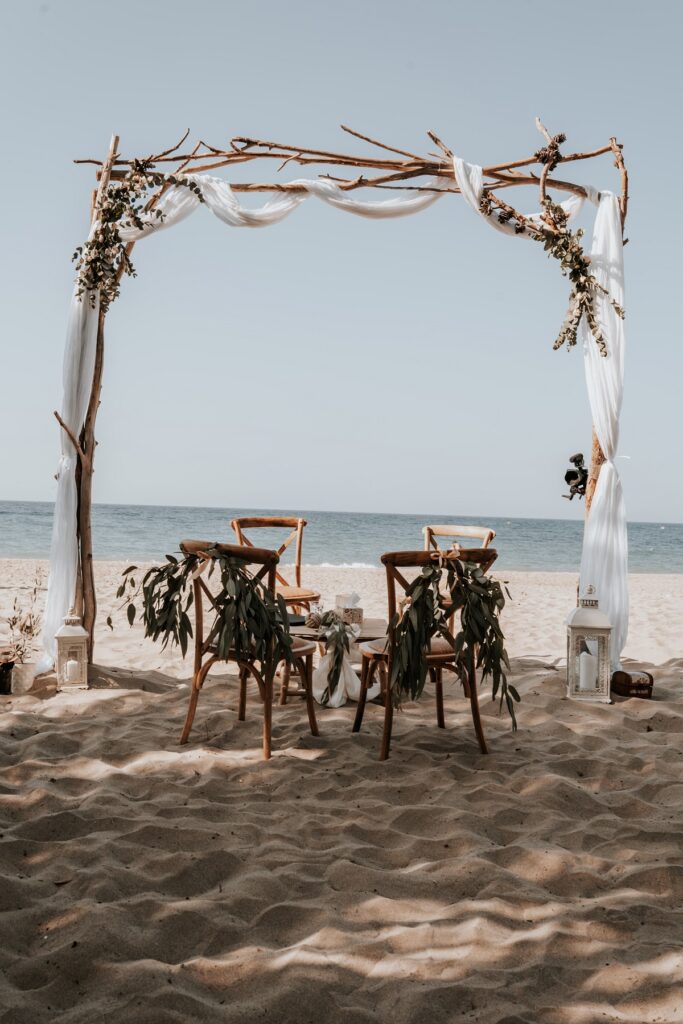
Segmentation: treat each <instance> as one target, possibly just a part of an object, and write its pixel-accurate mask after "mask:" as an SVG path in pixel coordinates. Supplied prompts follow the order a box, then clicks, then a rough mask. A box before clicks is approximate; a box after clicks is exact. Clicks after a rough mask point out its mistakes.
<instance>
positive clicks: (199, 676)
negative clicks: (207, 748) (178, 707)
mask: <svg viewBox="0 0 683 1024" xmlns="http://www.w3.org/2000/svg"><path fill="white" fill-rule="evenodd" d="M217 660H218V659H217V658H209V660H208V661H207V662H206V664H205V665H202V667H201V668H200V669H199V671H198V672H197V673H196V675H195V677H194V678H193V680H192V690H191V691H190V706H189V707H188V709H187V717H186V719H185V725H184V726H183V731H182V733H181V736H180V742H181V743H187V741H188V739H189V736H190V730H191V729H192V723H193V722H194V716H195V712H196V710H197V701H198V700H199V691H200V690H201V688H202V686H203V685H204V680H205V679H206V676H207V673H208V671H209V669H210V668H211V666H212V665H213V663H214V662H215V661H217Z"/></svg>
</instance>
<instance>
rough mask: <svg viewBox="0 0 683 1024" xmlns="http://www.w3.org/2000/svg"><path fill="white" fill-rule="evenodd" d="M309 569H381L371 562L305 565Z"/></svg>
mask: <svg viewBox="0 0 683 1024" xmlns="http://www.w3.org/2000/svg"><path fill="white" fill-rule="evenodd" d="M307 568H309V569H381V568H382V567H381V565H373V564H372V562H318V563H317V564H315V565H314V564H313V563H307Z"/></svg>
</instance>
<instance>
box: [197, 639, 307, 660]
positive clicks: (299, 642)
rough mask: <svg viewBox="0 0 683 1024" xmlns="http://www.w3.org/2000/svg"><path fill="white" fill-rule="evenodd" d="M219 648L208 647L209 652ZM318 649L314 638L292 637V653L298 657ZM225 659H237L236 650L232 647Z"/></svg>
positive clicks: (213, 652)
mask: <svg viewBox="0 0 683 1024" xmlns="http://www.w3.org/2000/svg"><path fill="white" fill-rule="evenodd" d="M217 650H218V648H217V646H216V644H212V645H211V646H210V647H209V648H208V649H207V653H208V654H216V652H217ZM316 650H317V644H316V643H315V641H314V640H305V639H304V638H303V637H301V636H293V637H292V654H294V656H295V657H297V658H305V657H306V656H307V655H309V654H315V652H316ZM225 661H235V651H234V649H233V648H232V647H231V648H230V651H229V652H228V657H227V658H226V659H225Z"/></svg>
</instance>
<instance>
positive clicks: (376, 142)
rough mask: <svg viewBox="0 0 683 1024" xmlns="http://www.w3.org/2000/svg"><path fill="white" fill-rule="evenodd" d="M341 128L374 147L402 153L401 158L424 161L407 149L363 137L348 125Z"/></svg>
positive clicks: (366, 136) (367, 136)
mask: <svg viewBox="0 0 683 1024" xmlns="http://www.w3.org/2000/svg"><path fill="white" fill-rule="evenodd" d="M339 127H340V128H341V130H342V131H343V132H348V133H349V135H355V137H356V138H357V139H362V140H363V141H364V142H369V143H370V144H371V145H372V146H379V147H380V149H388V150H389V152H390V153H400V154H401V156H407V157H409V158H410V159H412V160H421V159H422V157H419V156H417V154H416V153H409V152H408V150H406V149H397V148H396V147H395V146H387V144H386V143H385V142H378V141H377V139H373V138H371V137H370V136H369V135H361V133H360V132H356V131H354V130H353V128H349V127H348V125H345V124H342V125H340V126H339Z"/></svg>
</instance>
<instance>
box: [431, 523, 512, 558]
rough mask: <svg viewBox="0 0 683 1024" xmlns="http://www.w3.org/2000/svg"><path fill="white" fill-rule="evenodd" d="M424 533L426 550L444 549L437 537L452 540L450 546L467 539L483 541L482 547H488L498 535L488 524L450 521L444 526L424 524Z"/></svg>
mask: <svg viewBox="0 0 683 1024" xmlns="http://www.w3.org/2000/svg"><path fill="white" fill-rule="evenodd" d="M422 533H423V534H424V546H425V551H429V550H434V551H443V550H444V547H443V544H441V543H439V540H438V539H437V538H443V539H444V540H449V541H450V542H451V544H450V545H449V546H450V547H455V546H456V544H455V543H454V542H456V541H457V540H458V539H461V540H465V539H466V540H478V541H481V544H480V547H482V548H487V547H488V546H489V544H490V543H491V541H492V540H493V538H494V537H495V536H496V531H495V530H491V529H490V528H489V527H488V526H461V525H459V524H457V523H449V524H447V525H444V526H438V525H430V526H423V527H422Z"/></svg>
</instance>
